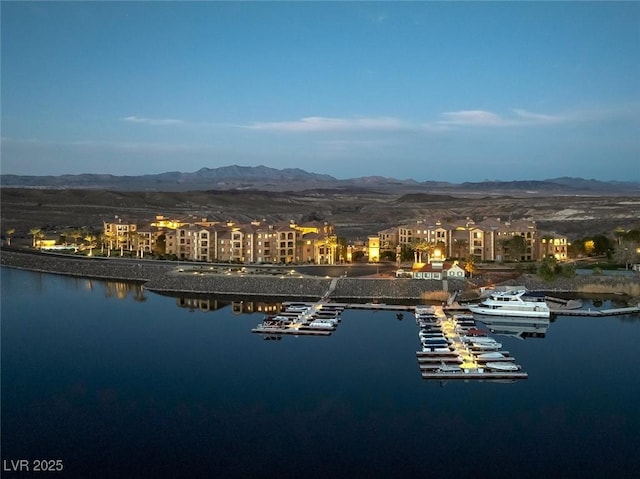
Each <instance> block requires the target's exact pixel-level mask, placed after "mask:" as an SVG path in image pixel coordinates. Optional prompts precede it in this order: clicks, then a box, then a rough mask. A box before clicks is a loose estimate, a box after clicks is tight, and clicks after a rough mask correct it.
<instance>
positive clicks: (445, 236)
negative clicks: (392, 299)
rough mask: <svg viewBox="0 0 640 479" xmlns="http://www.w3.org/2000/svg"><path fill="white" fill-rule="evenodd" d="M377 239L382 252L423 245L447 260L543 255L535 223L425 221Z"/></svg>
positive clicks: (521, 258)
mask: <svg viewBox="0 0 640 479" xmlns="http://www.w3.org/2000/svg"><path fill="white" fill-rule="evenodd" d="M378 238H379V242H380V247H381V250H382V251H395V249H396V247H397V246H407V247H411V248H414V247H415V246H416V245H417V244H419V243H426V244H428V245H430V246H432V247H437V248H439V249H441V250H442V251H443V252H444V254H445V255H446V257H449V258H465V257H467V256H473V257H475V258H476V259H477V260H479V261H506V260H510V261H513V260H517V261H530V260H536V259H540V258H541V256H540V255H541V254H542V253H541V252H540V250H539V249H538V248H537V230H536V224H535V222H534V221H532V220H515V221H502V220H501V219H500V218H484V219H483V220H482V221H479V222H475V221H474V220H472V219H471V218H466V219H460V220H451V221H446V222H445V221H441V220H438V219H425V220H419V221H416V222H415V223H410V224H405V225H401V226H398V227H395V228H389V229H386V230H383V231H381V232H379V233H378ZM514 238H515V239H514ZM370 241H371V240H370ZM565 257H566V256H565Z"/></svg>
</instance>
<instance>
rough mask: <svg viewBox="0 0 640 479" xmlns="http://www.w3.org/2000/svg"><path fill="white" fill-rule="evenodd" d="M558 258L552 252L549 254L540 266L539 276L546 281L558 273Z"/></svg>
mask: <svg viewBox="0 0 640 479" xmlns="http://www.w3.org/2000/svg"><path fill="white" fill-rule="evenodd" d="M557 266H558V260H557V259H556V258H555V256H553V255H552V254H550V255H547V256H546V257H545V258H544V259H543V260H542V262H541V263H540V267H539V268H538V276H540V277H541V278H542V279H544V280H545V281H551V280H552V279H554V278H555V277H556V274H557Z"/></svg>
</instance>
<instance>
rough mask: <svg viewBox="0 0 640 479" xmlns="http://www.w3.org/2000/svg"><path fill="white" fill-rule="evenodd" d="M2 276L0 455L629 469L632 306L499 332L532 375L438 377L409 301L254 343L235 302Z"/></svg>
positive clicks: (291, 467)
mask: <svg viewBox="0 0 640 479" xmlns="http://www.w3.org/2000/svg"><path fill="white" fill-rule="evenodd" d="M1 279H2V310H1V311H2V459H3V460H4V461H5V462H8V461H9V460H17V459H28V460H30V461H33V460H34V459H60V460H62V461H63V464H64V470H63V471H62V472H61V473H49V474H45V475H44V477H112V478H116V477H117V478H144V477H176V478H182V477H185V478H195V477H219V478H227V477H296V478H297V477H310V478H314V477H349V478H352V477H394V478H395V477H410V476H414V477H445V476H447V477H478V478H492V477H518V478H522V477H543V476H547V477H564V478H573V477H580V478H585V477H605V476H611V475H614V476H616V477H637V476H636V473H637V472H638V471H639V470H640V455H639V454H638V447H639V446H640V413H639V412H638V404H639V402H640V372H639V368H638V363H639V360H638V351H639V345H640V320H639V318H638V316H626V317H612V318H605V319H602V318H601V319H590V318H569V317H559V318H557V320H556V321H555V322H553V323H551V325H550V327H549V329H548V330H547V332H546V337H544V338H527V339H526V340H524V341H523V340H518V339H514V338H510V337H506V336H496V337H497V338H499V339H500V340H501V342H502V343H503V344H504V349H506V350H509V351H511V353H512V354H513V355H515V356H516V358H517V360H518V361H517V362H518V363H519V364H521V365H522V367H523V369H524V370H525V371H527V372H528V373H529V379H527V380H524V381H519V382H516V383H511V384H496V383H488V382H469V383H464V382H449V383H446V384H445V385H441V384H440V383H439V382H437V381H426V380H423V379H421V376H420V371H419V369H418V364H417V361H416V356H415V351H416V349H417V347H418V340H417V328H416V325H415V322H414V321H413V319H412V318H411V317H409V315H406V314H405V319H404V320H402V321H398V320H397V319H396V316H395V314H394V313H392V312H390V313H383V312H376V313H373V312H366V311H354V310H352V311H345V312H344V313H343V316H342V318H343V320H342V324H341V325H340V327H339V328H338V330H337V331H336V332H335V333H334V334H333V335H332V336H330V337H285V338H283V339H282V340H281V341H264V340H262V338H261V337H260V336H258V335H255V334H252V333H251V332H250V330H251V328H252V327H254V326H255V325H256V324H257V323H258V322H260V320H261V317H262V315H261V314H234V313H233V312H232V308H231V307H230V306H227V307H223V308H221V309H218V310H216V311H210V312H202V311H199V310H196V311H190V310H189V309H188V308H179V307H177V306H176V299H175V298H170V297H164V296H159V295H154V294H151V293H144V297H141V296H138V298H137V299H138V300H136V298H135V291H134V292H132V291H128V292H127V291H126V290H124V289H122V288H120V289H118V288H116V287H115V286H113V285H109V286H107V285H106V284H105V283H102V282H97V281H93V282H89V281H88V280H81V279H72V278H66V277H59V276H53V275H45V274H37V273H29V272H23V271H17V270H11V269H5V268H3V269H2V278H1ZM90 287H91V288H92V289H91V288H90ZM118 294H120V296H122V299H118ZM608 306H609V305H607V304H605V305H604V307H608ZM4 466H5V468H6V466H7V464H4ZM2 476H3V477H33V476H27V475H22V476H20V475H18V474H14V473H10V472H7V471H6V469H5V470H4V473H3V475H2ZM36 477H42V475H36Z"/></svg>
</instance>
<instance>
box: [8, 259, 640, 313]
mask: <svg viewBox="0 0 640 479" xmlns="http://www.w3.org/2000/svg"><path fill="white" fill-rule="evenodd" d="M0 260H1V261H0V263H1V264H2V265H3V266H7V267H12V268H19V269H26V270H30V271H40V272H45V273H55V274H64V275H71V276H77V277H86V278H96V279H104V280H112V281H113V280H118V281H133V282H141V283H144V287H145V289H147V290H149V291H156V292H160V293H164V294H209V295H215V294H220V295H242V296H263V297H287V298H321V297H323V296H325V294H326V293H327V292H329V291H330V290H331V294H330V296H331V298H333V299H335V300H366V299H372V298H374V299H377V300H383V301H387V300H420V299H424V298H425V297H427V296H428V295H429V293H434V292H438V291H442V290H443V282H441V281H427V280H413V279H408V278H371V277H360V278H351V277H349V278H347V277H339V278H326V277H314V276H301V277H300V276H296V277H293V276H284V275H283V276H273V275H267V274H264V275H260V274H257V275H251V276H247V275H240V274H235V275H228V274H214V273H210V272H208V271H207V270H206V269H205V268H202V267H201V265H197V264H194V265H188V266H187V265H184V264H182V265H176V263H166V262H160V261H136V260H121V259H106V258H93V259H89V258H79V257H69V256H64V255H56V254H49V253H31V252H19V251H10V250H5V249H3V250H2V254H1V256H0ZM488 283H489V281H487V279H486V278H481V277H480V278H475V279H474V280H472V281H467V280H449V281H448V285H447V286H448V290H449V291H461V299H463V300H471V299H475V298H477V296H478V288H479V286H483V285H486V284H488ZM500 284H507V285H523V286H525V287H527V288H528V289H530V290H535V291H546V292H563V293H576V292H580V291H584V289H585V287H589V286H591V287H595V288H597V287H601V288H603V289H607V288H608V289H612V288H613V289H615V288H618V289H620V293H625V294H627V295H629V296H631V297H634V294H630V293H629V291H631V292H633V291H640V275H636V276H626V277H610V276H575V277H573V278H558V279H556V280H555V281H552V282H545V281H543V280H542V279H541V278H539V277H537V276H536V275H522V276H520V277H518V278H516V279H511V280H509V281H505V282H502V283H500ZM623 290H628V291H623Z"/></svg>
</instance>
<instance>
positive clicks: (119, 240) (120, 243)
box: [116, 232, 127, 256]
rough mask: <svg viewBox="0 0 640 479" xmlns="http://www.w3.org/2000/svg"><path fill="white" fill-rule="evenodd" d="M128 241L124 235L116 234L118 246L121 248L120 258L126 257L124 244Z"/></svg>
mask: <svg viewBox="0 0 640 479" xmlns="http://www.w3.org/2000/svg"><path fill="white" fill-rule="evenodd" d="M126 239H127V237H126V236H125V235H124V234H122V233H120V232H119V233H117V234H116V244H117V245H118V247H119V248H120V256H123V255H124V242H125V240H126Z"/></svg>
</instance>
